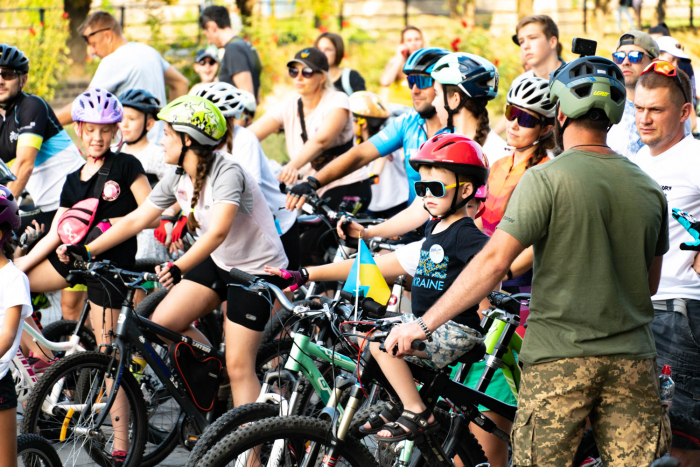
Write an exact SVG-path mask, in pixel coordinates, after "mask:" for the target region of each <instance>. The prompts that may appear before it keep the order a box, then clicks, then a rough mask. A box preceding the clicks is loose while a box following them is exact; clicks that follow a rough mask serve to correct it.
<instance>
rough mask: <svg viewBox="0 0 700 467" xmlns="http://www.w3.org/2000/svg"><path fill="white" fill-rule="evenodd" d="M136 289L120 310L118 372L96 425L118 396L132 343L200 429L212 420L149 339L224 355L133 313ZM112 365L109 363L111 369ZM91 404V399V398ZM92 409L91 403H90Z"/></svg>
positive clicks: (105, 415) (104, 416)
mask: <svg viewBox="0 0 700 467" xmlns="http://www.w3.org/2000/svg"><path fill="white" fill-rule="evenodd" d="M133 296H134V290H133V289H129V291H128V292H127V296H126V299H125V300H124V303H123V304H122V308H121V312H120V313H119V320H118V322H117V329H116V331H115V339H114V342H113V343H112V346H113V348H116V350H117V352H118V353H119V362H118V365H117V368H118V374H117V375H116V378H114V384H113V385H112V391H111V393H110V395H109V399H108V400H107V403H106V407H105V409H104V410H103V411H102V412H101V413H100V415H99V417H98V418H97V421H96V422H95V429H97V428H99V427H100V426H102V424H103V423H104V421H105V419H106V417H107V415H109V412H110V410H111V408H112V404H113V403H114V399H115V398H116V395H117V391H118V390H119V386H120V385H121V376H122V372H123V371H124V368H128V366H127V365H128V364H129V362H128V361H127V360H126V359H127V358H128V357H129V354H130V353H129V352H127V349H128V347H129V346H131V347H132V348H133V349H134V350H136V351H137V352H138V353H139V354H140V355H141V356H142V357H143V358H144V360H146V362H147V363H148V365H149V366H150V367H151V369H152V370H153V372H154V373H155V374H156V376H157V377H158V379H159V380H160V381H161V383H163V385H164V386H165V388H166V390H167V391H168V393H169V394H170V395H171V396H172V397H173V398H174V399H175V401H177V403H178V405H179V406H180V407H181V408H182V409H183V410H184V412H185V414H186V415H187V416H188V417H190V419H191V420H192V421H194V423H195V424H196V426H197V428H198V429H199V430H201V431H204V429H205V428H206V427H207V426H209V425H210V424H211V422H212V421H211V420H209V417H208V416H207V415H204V414H203V413H202V411H201V410H199V409H198V408H197V407H196V406H195V404H194V402H192V400H191V399H190V398H189V396H188V395H187V390H186V389H185V388H184V387H182V386H183V385H181V384H180V383H178V382H177V380H176V379H175V378H174V377H173V376H172V374H171V370H170V368H169V367H168V366H167V365H166V364H165V362H164V361H163V359H162V358H160V356H159V355H158V354H157V353H156V351H155V350H154V349H153V347H152V346H151V344H150V343H149V341H154V342H158V343H162V344H163V345H165V346H167V345H166V344H165V343H164V342H163V339H166V340H169V341H171V342H185V343H187V344H189V345H191V346H192V347H194V348H196V349H197V350H199V351H200V352H202V353H204V354H205V355H207V356H215V357H217V358H219V359H221V360H222V361H224V355H223V354H222V353H221V352H219V351H217V350H216V349H214V348H212V347H209V346H207V345H204V344H202V343H200V342H197V341H195V340H193V339H191V338H189V337H187V336H183V335H181V334H178V333H176V332H174V331H171V330H170V329H167V328H164V327H163V326H160V325H158V324H156V323H154V322H153V321H151V320H148V319H146V318H143V317H140V316H137V315H135V314H134V311H133V307H132V306H131V303H133V301H132V300H133ZM114 358H115V355H114V353H113V354H112V360H114ZM111 368H113V366H112V365H111V366H110V369H111ZM88 404H90V402H88ZM88 409H90V407H88ZM213 413H214V411H213V410H211V411H209V412H207V414H212V415H211V416H212V417H213Z"/></svg>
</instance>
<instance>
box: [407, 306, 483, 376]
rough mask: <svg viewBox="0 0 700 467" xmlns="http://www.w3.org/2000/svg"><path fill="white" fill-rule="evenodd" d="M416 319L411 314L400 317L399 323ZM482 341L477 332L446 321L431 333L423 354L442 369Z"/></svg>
mask: <svg viewBox="0 0 700 467" xmlns="http://www.w3.org/2000/svg"><path fill="white" fill-rule="evenodd" d="M417 319H418V318H416V317H415V316H414V315H413V314H412V313H403V314H402V315H401V321H403V322H404V323H411V322H413V321H415V320H417ZM483 341H484V338H483V337H482V336H481V333H480V332H479V331H475V330H473V329H472V328H470V327H469V326H465V325H463V324H459V323H455V322H454V321H448V322H446V323H445V324H443V325H442V326H440V327H439V328H437V329H436V330H435V331H433V340H432V342H427V341H426V343H425V344H426V345H425V353H427V354H428V357H430V360H431V361H432V362H433V364H434V365H435V366H436V367H438V368H443V367H446V366H447V365H449V364H450V363H452V362H454V361H455V360H457V359H458V358H459V357H461V356H462V355H464V354H465V353H467V352H469V351H470V350H471V349H472V348H474V346H475V345H478V344H480V343H481V342H483Z"/></svg>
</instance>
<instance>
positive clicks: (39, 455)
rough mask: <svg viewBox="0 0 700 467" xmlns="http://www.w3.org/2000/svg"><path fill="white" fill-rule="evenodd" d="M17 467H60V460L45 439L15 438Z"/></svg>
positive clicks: (37, 437) (39, 437) (32, 437)
mask: <svg viewBox="0 0 700 467" xmlns="http://www.w3.org/2000/svg"><path fill="white" fill-rule="evenodd" d="M17 466H18V467H62V466H63V464H62V463H61V458H60V457H58V453H57V452H56V450H55V449H54V448H53V446H51V443H49V442H48V441H47V440H46V439H44V438H42V437H41V436H39V435H30V434H25V435H20V436H18V437H17Z"/></svg>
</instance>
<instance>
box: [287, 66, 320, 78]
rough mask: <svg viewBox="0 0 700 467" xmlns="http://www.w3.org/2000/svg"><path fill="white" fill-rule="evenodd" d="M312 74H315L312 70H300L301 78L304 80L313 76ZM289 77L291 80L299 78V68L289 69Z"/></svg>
mask: <svg viewBox="0 0 700 467" xmlns="http://www.w3.org/2000/svg"><path fill="white" fill-rule="evenodd" d="M314 73H315V72H314V70H312V69H311V68H308V67H307V68H303V69H302V70H301V76H303V77H304V78H306V79H309V78H311V77H312V76H313V75H314ZM289 76H290V77H291V78H296V77H297V76H299V68H293V67H289Z"/></svg>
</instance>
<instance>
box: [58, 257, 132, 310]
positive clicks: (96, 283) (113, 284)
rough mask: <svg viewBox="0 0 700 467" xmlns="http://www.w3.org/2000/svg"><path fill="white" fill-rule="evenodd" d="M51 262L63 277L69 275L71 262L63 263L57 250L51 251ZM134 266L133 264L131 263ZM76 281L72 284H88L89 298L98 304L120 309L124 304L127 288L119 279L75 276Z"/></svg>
mask: <svg viewBox="0 0 700 467" xmlns="http://www.w3.org/2000/svg"><path fill="white" fill-rule="evenodd" d="M48 259H49V262H50V263H51V266H53V268H54V269H55V270H56V272H58V273H59V274H60V275H61V276H62V277H64V278H65V277H67V276H68V274H69V273H70V270H71V267H72V266H71V264H66V263H62V262H61V260H60V259H58V255H57V254H56V252H55V251H53V252H51V254H50V255H49V258H48ZM130 266H133V265H130ZM130 266H129V265H127V266H119V267H122V268H123V269H127V270H128V269H130ZM74 277H75V279H76V280H75V281H74V282H73V283H72V285H77V284H84V285H87V289H88V300H90V301H91V302H92V303H94V304H95V305H97V306H101V307H106V308H116V309H119V308H121V306H122V302H123V301H124V297H126V292H127V288H126V287H124V284H122V282H121V281H119V280H111V281H110V282H107V281H105V280H102V281H100V280H97V279H88V278H85V277H78V276H74Z"/></svg>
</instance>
